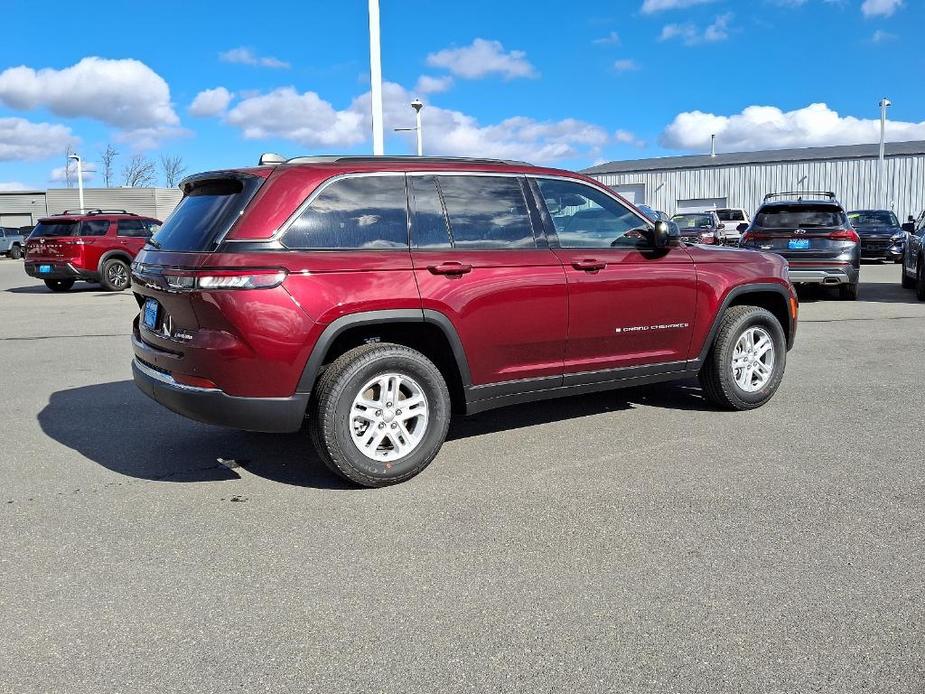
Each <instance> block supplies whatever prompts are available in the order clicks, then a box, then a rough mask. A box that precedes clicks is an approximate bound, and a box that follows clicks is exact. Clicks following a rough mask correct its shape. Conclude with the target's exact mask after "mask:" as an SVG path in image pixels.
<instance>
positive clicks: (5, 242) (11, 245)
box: [0, 227, 26, 260]
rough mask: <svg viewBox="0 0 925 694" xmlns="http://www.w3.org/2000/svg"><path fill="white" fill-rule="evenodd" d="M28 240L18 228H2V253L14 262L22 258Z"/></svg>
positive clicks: (0, 229) (0, 248) (0, 235)
mask: <svg viewBox="0 0 925 694" xmlns="http://www.w3.org/2000/svg"><path fill="white" fill-rule="evenodd" d="M25 246H26V239H25V238H24V237H23V235H22V230H21V229H19V228H18V227H0V253H2V254H3V255H8V256H9V257H10V258H12V259H13V260H19V259H20V258H22V253H23V249H24V248H25Z"/></svg>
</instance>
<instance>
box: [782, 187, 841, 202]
mask: <svg viewBox="0 0 925 694" xmlns="http://www.w3.org/2000/svg"><path fill="white" fill-rule="evenodd" d="M775 198H781V199H783V198H796V199H797V200H798V201H799V200H802V199H803V198H813V199H814V198H827V199H829V200H831V201H832V202H835V193H833V192H832V191H829V190H788V191H784V192H781V193H768V194H767V195H765V196H764V201H765V202H767V201H768V200H774V199H775Z"/></svg>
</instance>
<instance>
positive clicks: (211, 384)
mask: <svg viewBox="0 0 925 694" xmlns="http://www.w3.org/2000/svg"><path fill="white" fill-rule="evenodd" d="M170 375H171V376H173V380H175V381H176V382H177V383H182V384H183V385H185V386H192V387H193V388H218V386H217V385H215V381H210V380H209V379H208V378H202V377H200V376H188V375H186V374H177V373H175V374H170Z"/></svg>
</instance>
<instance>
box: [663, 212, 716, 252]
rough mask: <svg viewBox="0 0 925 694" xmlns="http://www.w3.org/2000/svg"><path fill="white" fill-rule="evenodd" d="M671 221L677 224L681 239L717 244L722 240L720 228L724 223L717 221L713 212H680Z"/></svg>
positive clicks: (688, 241) (689, 241)
mask: <svg viewBox="0 0 925 694" xmlns="http://www.w3.org/2000/svg"><path fill="white" fill-rule="evenodd" d="M671 221H672V222H674V223H675V224H677V225H678V229H679V231H680V234H681V240H682V241H686V242H687V243H705V244H713V245H717V246H718V245H719V244H721V243H722V242H723V235H722V230H723V229H725V225H724V224H722V223H721V222H720V221H719V217H717V216H716V213H715V212H681V213H679V214H676V215H674V216H673V217H672V218H671Z"/></svg>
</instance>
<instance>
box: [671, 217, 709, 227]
mask: <svg viewBox="0 0 925 694" xmlns="http://www.w3.org/2000/svg"><path fill="white" fill-rule="evenodd" d="M671 221H672V222H674V223H675V224H677V225H678V226H679V227H680V228H681V229H699V228H701V227H711V226H713V218H712V217H711V216H710V215H708V214H676V215H675V216H674V217H672V218H671Z"/></svg>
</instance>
